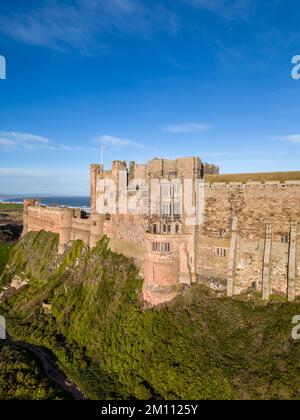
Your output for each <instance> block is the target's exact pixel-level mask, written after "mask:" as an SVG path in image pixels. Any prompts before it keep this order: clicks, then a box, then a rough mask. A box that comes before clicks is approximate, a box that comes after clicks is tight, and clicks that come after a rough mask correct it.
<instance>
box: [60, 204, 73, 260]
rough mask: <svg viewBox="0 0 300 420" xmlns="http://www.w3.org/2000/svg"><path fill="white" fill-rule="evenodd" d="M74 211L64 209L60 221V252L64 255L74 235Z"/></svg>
mask: <svg viewBox="0 0 300 420" xmlns="http://www.w3.org/2000/svg"><path fill="white" fill-rule="evenodd" d="M73 214H74V211H73V210H72V209H68V208H64V209H61V220H60V235H59V245H58V252H59V253H60V254H62V253H63V252H64V250H65V247H66V245H67V244H68V243H69V242H70V241H71V239H72V238H71V233H72V218H73Z"/></svg>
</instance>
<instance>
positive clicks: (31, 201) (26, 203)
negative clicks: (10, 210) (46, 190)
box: [22, 198, 38, 236]
mask: <svg viewBox="0 0 300 420" xmlns="http://www.w3.org/2000/svg"><path fill="white" fill-rule="evenodd" d="M37 202H38V201H37V200H36V199H34V198H31V199H27V200H24V203H23V205H24V208H23V232H22V236H24V235H26V233H28V232H29V230H30V229H29V217H28V212H29V210H28V209H29V207H31V206H35V204H36V203H37Z"/></svg>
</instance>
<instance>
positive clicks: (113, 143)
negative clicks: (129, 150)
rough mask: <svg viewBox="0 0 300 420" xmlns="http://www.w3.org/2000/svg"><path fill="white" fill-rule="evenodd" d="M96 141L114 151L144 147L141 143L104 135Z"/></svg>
mask: <svg viewBox="0 0 300 420" xmlns="http://www.w3.org/2000/svg"><path fill="white" fill-rule="evenodd" d="M94 141H96V142H97V143H100V144H103V145H104V146H110V147H112V148H114V149H123V148H125V147H138V148H143V147H144V145H143V144H141V143H137V142H135V141H132V140H128V139H124V138H121V137H114V136H109V135H103V136H100V137H98V138H96V139H95V140H94Z"/></svg>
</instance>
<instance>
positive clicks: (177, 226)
mask: <svg viewBox="0 0 300 420" xmlns="http://www.w3.org/2000/svg"><path fill="white" fill-rule="evenodd" d="M175 232H176V233H179V225H175Z"/></svg>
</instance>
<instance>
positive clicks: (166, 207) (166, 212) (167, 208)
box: [162, 203, 172, 217]
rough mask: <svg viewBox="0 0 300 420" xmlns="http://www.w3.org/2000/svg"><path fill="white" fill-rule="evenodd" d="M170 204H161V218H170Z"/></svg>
mask: <svg viewBox="0 0 300 420" xmlns="http://www.w3.org/2000/svg"><path fill="white" fill-rule="evenodd" d="M171 211H172V208H171V204H170V203H163V205H162V213H163V217H170V216H171Z"/></svg>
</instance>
